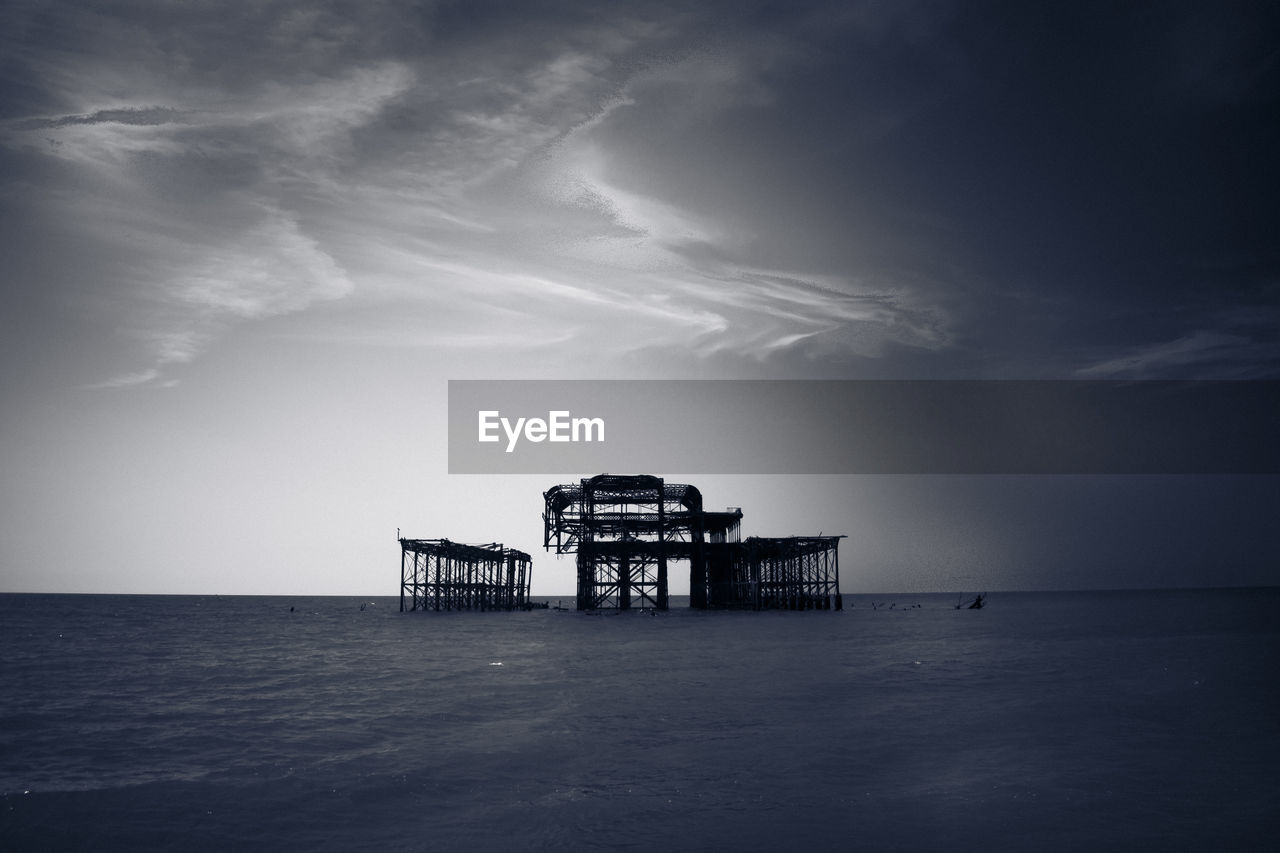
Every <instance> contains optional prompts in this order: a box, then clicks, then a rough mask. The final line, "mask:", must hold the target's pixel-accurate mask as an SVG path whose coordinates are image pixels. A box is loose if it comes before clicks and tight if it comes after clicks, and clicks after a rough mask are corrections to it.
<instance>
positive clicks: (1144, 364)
mask: <svg viewBox="0 0 1280 853" xmlns="http://www.w3.org/2000/svg"><path fill="white" fill-rule="evenodd" d="M1277 359H1280V342H1277V341H1275V340H1270V341H1268V340H1263V339H1258V338H1256V337H1254V336H1253V335H1250V334H1245V333H1242V332H1241V331H1223V330H1215V329H1199V330H1197V331H1194V332H1191V333H1190V334H1187V335H1184V336H1182V337H1180V338H1176V339H1175V340H1171V341H1162V342H1159V343H1154V344H1149V345H1146V346H1137V347H1131V348H1128V349H1126V350H1125V351H1124V352H1123V353H1122V354H1120V355H1117V356H1115V357H1111V358H1107V359H1104V360H1102V361H1098V362H1096V363H1094V364H1090V365H1087V366H1085V367H1082V368H1080V369H1079V370H1077V371H1076V375H1077V376H1079V377H1081V378H1086V379H1168V378H1179V379H1187V378H1193V379H1257V378H1262V377H1264V376H1269V375H1271V374H1272V371H1271V370H1270V369H1269V368H1268V367H1267V366H1266V365H1268V364H1274V363H1275V362H1276V360H1277Z"/></svg>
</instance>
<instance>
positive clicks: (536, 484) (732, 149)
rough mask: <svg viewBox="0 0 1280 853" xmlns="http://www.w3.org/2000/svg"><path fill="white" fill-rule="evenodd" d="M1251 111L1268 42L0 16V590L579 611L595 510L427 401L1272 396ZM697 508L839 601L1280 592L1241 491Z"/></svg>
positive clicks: (1133, 488) (1267, 224) (1266, 493)
mask: <svg viewBox="0 0 1280 853" xmlns="http://www.w3.org/2000/svg"><path fill="white" fill-rule="evenodd" d="M1278 100H1280V7H1277V6H1275V4H1272V3H1267V2H1258V3H1248V2H1243V3H1233V4H1207V3H1179V2H1161V3H1061V4H1027V3H990V2H955V3H949V2H942V0H938V2H920V3H915V2H892V3H884V2H873V3H858V2H848V3H805V2H788V3H763V2H732V3H728V2H721V3H716V2H698V3H675V2H628V3H600V2H581V3H576V2H522V3H515V2H506V3H499V2H424V3H407V2H376V0H362V2H352V3H343V2H322V1H321V0H308V2H296V0H295V2H243V3H221V2H220V3H205V2H190V3H186V2H184V3H174V2H158V0H157V2H115V3H106V4H85V3H80V2H58V0H52V2H43V1H42V2H34V0H31V2H23V0H14V2H8V3H6V4H5V5H4V7H3V10H0V252H2V253H3V259H4V267H3V275H2V276H0V300H2V302H0V305H2V307H0V348H2V350H0V352H2V354H3V369H2V370H0V534H2V535H0V591H9V592H26V591H46V592H121V593H148V592H151V593H192V594H197V593H198V594H204V593H221V594H232V593H245V594H302V593H307V594H344V595H395V594H398V591H399V546H398V544H397V543H396V541H395V536H396V532H397V530H399V531H401V532H402V533H403V534H404V535H406V536H411V537H415V538H449V539H453V540H455V541H464V542H493V541H500V542H504V543H505V544H507V545H509V546H512V547H517V548H521V549H522V550H525V551H528V552H529V553H531V554H533V555H534V585H533V592H534V593H535V594H542V595H555V594H570V593H572V591H573V586H574V580H573V577H574V570H573V565H572V558H567V557H562V558H556V557H554V556H552V555H548V554H547V553H546V552H544V551H543V550H542V548H541V519H540V512H541V493H542V491H544V490H545V489H546V488H548V487H550V486H551V485H554V484H555V483H557V482H569V481H573V480H576V479H577V478H578V477H581V476H590V475H592V474H595V473H600V472H597V471H571V472H565V474H564V476H563V477H559V478H556V477H552V478H546V477H530V476H521V477H498V476H478V475H476V476H462V475H452V476H451V475H449V474H448V473H447V464H446V447H445V435H444V434H445V426H446V410H445V407H446V402H447V401H446V389H447V382H448V380H450V379H486V378H492V379H531V378H532V379H536V378H593V379H615V378H616V379H636V378H653V379H702V378H716V379H749V378H750V379H755V378H769V379H806V378H849V379H919V378H929V379H1099V380H1129V379H1230V380H1247V379H1276V378H1280V240H1277V238H1276V234H1278V233H1280V227H1277V226H1278V224H1280V223H1278V220H1280V216H1278V214H1280V193H1277V189H1280V180H1278V178H1280V158H1277V157H1276V156H1275V153H1274V152H1276V151H1280V104H1278V103H1277V101H1278ZM762 404H765V405H767V401H764V402H762ZM672 416H678V413H672ZM706 440H709V441H710V440H714V437H708V438H707V439H706ZM613 473H641V472H613ZM644 473H656V474H660V475H663V476H666V477H667V478H668V479H669V480H674V481H686V478H682V477H681V474H680V472H666V471H654V472H644ZM689 481H692V482H694V484H695V485H697V486H698V487H699V488H700V489H701V490H702V492H703V494H704V496H705V498H706V501H707V505H708V506H713V507H714V506H718V505H725V506H728V505H732V506H741V507H743V509H744V513H745V518H744V525H743V526H744V533H745V534H748V535H789V534H793V533H794V534H814V533H818V532H819V531H821V532H825V533H826V534H835V533H844V534H847V535H848V536H849V539H847V540H845V541H844V544H843V545H842V548H841V581H842V587H843V588H844V589H845V590H846V591H850V592H889V591H927V590H940V591H952V590H964V589H967V590H977V589H992V590H994V589H1078V588H1119V587H1161V586H1214V585H1249V584H1274V583H1280V575H1278V574H1277V568H1278V567H1280V530H1278V529H1277V523H1276V521H1275V519H1276V518H1280V512H1278V510H1280V488H1278V487H1277V486H1278V485H1280V484H1277V483H1276V478H1275V477H1270V476H1231V477H1228V476H1220V477H1185V476H1184V477H1157V476H1148V477H1117V476H1113V477H1063V476H1059V477H994V476H989V477H978V476H971V477H957V476H925V475H919V476H910V477H908V476H899V477H891V476H878V477H800V476H796V477H785V476H775V477H749V476H716V477H704V478H699V479H696V480H689ZM682 585H683V587H684V588H686V589H687V579H683V578H681V579H676V578H673V580H672V591H673V592H676V593H679V592H681V591H682V589H681V587H682Z"/></svg>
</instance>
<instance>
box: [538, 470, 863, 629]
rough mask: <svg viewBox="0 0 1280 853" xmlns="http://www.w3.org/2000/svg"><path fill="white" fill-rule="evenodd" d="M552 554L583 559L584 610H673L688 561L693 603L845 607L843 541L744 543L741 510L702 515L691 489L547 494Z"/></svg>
mask: <svg viewBox="0 0 1280 853" xmlns="http://www.w3.org/2000/svg"><path fill="white" fill-rule="evenodd" d="M543 500H544V504H545V509H544V512H543V516H542V518H543V546H544V547H546V548H547V549H548V550H551V549H554V550H555V552H556V553H557V554H569V553H573V554H576V556H577V570H578V572H577V573H578V593H577V606H578V609H579V610H596V609H605V608H610V609H613V608H616V609H619V610H627V609H630V608H631V607H632V606H633V605H639V606H641V607H652V608H654V609H657V610H666V609H668V604H669V600H668V599H669V595H668V591H667V590H668V584H667V576H668V569H669V566H670V564H671V563H673V562H684V563H688V566H689V596H690V605H691V606H692V607H695V608H709V607H724V608H746V609H753V610H761V609H789V610H809V609H824V610H825V609H830V608H832V607H834V608H835V609H837V610H840V609H843V602H842V599H841V596H840V571H839V561H838V546H839V542H840V539H842V538H843V537H841V536H803V537H796V536H793V537H786V538H773V539H763V538H759V537H750V538H748V539H746V540H745V541H743V540H741V538H740V536H741V534H740V529H741V521H742V510H741V509H740V508H736V507H732V508H729V509H727V510H724V511H722V512H712V511H707V510H705V509H703V506H702V493H701V492H699V491H698V489H697V488H696V487H694V486H691V485H686V484H681V483H667V482H665V481H664V480H663V479H662V478H661V477H655V476H651V475H634V476H631V475H614V474H600V475H598V476H595V477H591V478H590V479H584V480H581V481H580V482H578V483H572V484H566V485H560V486H553V487H552V488H551V489H548V490H547V491H546V492H545V493H544V494H543Z"/></svg>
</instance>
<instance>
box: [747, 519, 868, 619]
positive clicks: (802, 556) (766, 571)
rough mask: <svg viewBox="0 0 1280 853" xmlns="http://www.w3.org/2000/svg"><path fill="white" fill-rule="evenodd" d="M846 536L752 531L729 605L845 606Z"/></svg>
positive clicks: (781, 606) (796, 608) (791, 608)
mask: <svg viewBox="0 0 1280 853" xmlns="http://www.w3.org/2000/svg"><path fill="white" fill-rule="evenodd" d="M842 538H844V537H842V536H788V537H786V538H783V539H762V538H758V537H755V536H752V537H749V538H748V539H747V541H746V542H744V543H742V544H743V548H742V550H741V552H740V554H739V562H738V565H737V567H736V568H737V571H735V573H734V578H733V586H732V592H731V595H732V597H733V601H732V602H731V603H728V606H738V607H751V608H754V609H756V610H767V609H783V610H829V609H831V608H832V607H833V606H834V607H835V609H836V610H842V609H844V601H843V598H842V597H841V595H840V559H839V546H840V540H841V539H842Z"/></svg>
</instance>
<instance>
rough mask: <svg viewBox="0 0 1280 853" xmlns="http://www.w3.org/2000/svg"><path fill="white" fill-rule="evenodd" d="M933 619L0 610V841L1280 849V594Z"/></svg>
mask: <svg viewBox="0 0 1280 853" xmlns="http://www.w3.org/2000/svg"><path fill="white" fill-rule="evenodd" d="M957 601H958V599H957V597H956V596H955V595H954V594H948V595H941V594H938V595H905V594H904V595H846V596H844V609H843V610H840V611H836V610H830V611H809V612H783V611H774V612H724V611H721V612H710V611H694V610H690V609H688V608H687V607H684V606H681V605H682V604H685V603H687V600H683V601H682V600H680V599H676V600H675V602H674V603H673V607H672V609H671V610H668V611H665V612H657V613H654V612H646V611H639V610H635V611H629V612H622V613H618V612H613V613H598V614H592V613H583V612H577V611H573V610H570V609H568V608H569V607H571V606H572V602H571V598H570V597H569V596H565V597H562V598H560V599H557V598H555V597H552V598H551V599H550V603H551V605H552V607H550V608H548V609H539V610H533V611H529V612H441V613H436V612H407V613H402V612H400V611H399V601H398V599H397V598H339V597H305V596H296V597H235V596H232V597H229V596H221V597H216V596H121V595H38V594H6V595H0V638H2V639H3V646H2V647H0V849H3V850H5V851H28V850H33V851H34V850H56V851H63V850H86V851H114V850H128V851H135V850H183V851H187V850H218V851H222V850H273V851H274V850H306V851H328V850H333V851H350V850H369V851H399V850H446V851H448V850H636V851H641V850H643V851H652V850H688V851H695V850H696V851H710V850H726V851H728V850H733V851H739V850H760V851H774V850H778V851H790V850H806V851H808V850H869V851H876V850H885V851H942V850H947V851H950V850H983V851H1028V850H1034V851H1081V850H1091V851H1097V850H1124V851H1132V850H1159V851H1165V850H1169V851H1182V850H1186V851H1212V850H1223V851H1244V850H1273V849H1276V846H1275V845H1276V844H1277V841H1276V839H1277V838H1280V588H1262V589H1214V590H1164V591H1142V592H1130V591H1122V592H1121V591H1108V592H1056V593H1017V592H1008V593H1001V592H991V593H990V594H989V595H988V597H987V606H986V607H984V608H982V609H980V610H970V609H957V608H956V606H955V605H956V604H957ZM557 602H559V603H561V604H563V605H564V606H565V608H566V609H565V610H557V609H555V605H556V604H557Z"/></svg>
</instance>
